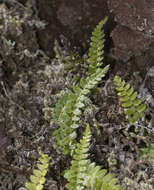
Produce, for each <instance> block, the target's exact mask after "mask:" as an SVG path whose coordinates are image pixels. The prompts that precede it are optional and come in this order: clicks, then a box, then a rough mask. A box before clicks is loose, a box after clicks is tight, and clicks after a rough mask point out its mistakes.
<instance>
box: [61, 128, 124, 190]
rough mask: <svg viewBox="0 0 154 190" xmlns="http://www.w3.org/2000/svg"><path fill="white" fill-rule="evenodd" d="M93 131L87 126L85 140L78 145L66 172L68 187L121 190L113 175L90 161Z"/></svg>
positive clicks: (73, 189) (70, 189) (80, 189)
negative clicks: (89, 150) (89, 153)
mask: <svg viewBox="0 0 154 190" xmlns="http://www.w3.org/2000/svg"><path fill="white" fill-rule="evenodd" d="M90 140H91V131H90V127H89V125H87V127H86V130H85V132H84V135H83V138H82V139H81V140H80V143H78V144H77V148H76V150H75V154H74V155H73V161H72V162H71V168H70V169H69V170H66V171H65V174H64V177H65V178H66V179H67V180H68V184H67V185H66V187H67V188H68V189H69V190H82V189H84V190H91V189H92V190H120V189H121V187H120V185H117V182H118V180H117V179H116V178H114V175H113V174H107V171H106V170H105V169H104V170H103V169H101V167H100V166H96V165H95V163H91V162H90V160H89V159H88V149H89V146H90Z"/></svg>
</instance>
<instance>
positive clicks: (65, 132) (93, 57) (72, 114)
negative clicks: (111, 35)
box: [53, 17, 109, 154]
mask: <svg viewBox="0 0 154 190" xmlns="http://www.w3.org/2000/svg"><path fill="white" fill-rule="evenodd" d="M106 21H107V17H106V18H105V19H104V20H103V21H101V22H100V23H99V24H98V26H97V27H96V29H95V30H94V32H93V33H92V38H91V40H92V42H91V47H90V50H89V62H90V63H91V64H90V65H89V72H88V73H89V76H88V77H87V78H86V79H84V78H81V80H80V82H79V85H78V86H74V87H73V91H72V92H69V93H67V94H66V95H64V96H63V97H62V98H61V99H60V100H59V102H58V103H57V104H56V107H55V109H54V113H53V120H54V122H55V123H57V124H59V126H60V127H59V129H57V130H55V131H54V133H53V136H54V138H55V142H56V144H57V145H58V147H59V148H60V149H61V150H62V151H63V153H64V154H68V153H70V152H72V154H73V150H74V149H75V146H76V137H77V134H76V129H77V128H78V127H79V125H80V120H81V114H82V108H83V107H84V104H85V100H86V99H87V97H88V95H89V93H90V91H91V90H92V89H93V88H95V87H96V86H97V84H98V83H99V82H100V81H101V79H102V77H104V76H105V74H106V73H107V71H108V70H109V65H107V66H106V67H104V68H103V69H101V68H100V66H101V65H102V63H103V62H102V60H103V54H104V51H103V48H104V32H103V31H102V27H103V25H104V24H105V23H106Z"/></svg>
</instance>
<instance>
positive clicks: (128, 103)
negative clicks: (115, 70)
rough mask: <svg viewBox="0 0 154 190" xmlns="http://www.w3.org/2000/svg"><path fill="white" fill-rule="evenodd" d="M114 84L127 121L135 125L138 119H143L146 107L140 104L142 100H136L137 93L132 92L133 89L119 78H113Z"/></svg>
mask: <svg viewBox="0 0 154 190" xmlns="http://www.w3.org/2000/svg"><path fill="white" fill-rule="evenodd" d="M114 82H115V85H116V86H117V87H116V90H117V92H118V96H120V101H121V102H122V107H123V108H124V109H125V114H126V115H127V117H128V120H129V121H130V122H131V123H135V122H136V121H137V120H138V119H141V118H144V117H145V114H144V111H145V110H146V105H145V104H143V103H142V99H140V98H137V92H135V91H134V88H133V87H131V86H130V84H126V82H125V81H124V80H122V79H121V78H120V77H119V76H115V77H114Z"/></svg>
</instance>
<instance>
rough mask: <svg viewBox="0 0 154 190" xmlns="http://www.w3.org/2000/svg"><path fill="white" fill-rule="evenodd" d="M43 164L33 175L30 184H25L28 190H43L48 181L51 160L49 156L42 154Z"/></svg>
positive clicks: (40, 164)
mask: <svg viewBox="0 0 154 190" xmlns="http://www.w3.org/2000/svg"><path fill="white" fill-rule="evenodd" d="M40 155H41V158H40V159H39V161H40V162H41V163H39V164H37V167H38V169H34V170H33V175H31V176H30V182H26V183H25V187H26V188H27V189H28V190H42V189H43V185H44V183H45V181H46V179H45V176H46V174H47V170H48V167H49V161H50V158H49V157H48V155H47V154H43V153H40Z"/></svg>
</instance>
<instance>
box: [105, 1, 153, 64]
mask: <svg viewBox="0 0 154 190" xmlns="http://www.w3.org/2000/svg"><path fill="white" fill-rule="evenodd" d="M108 8H109V9H110V12H112V13H113V14H114V15H115V21H116V22H117V26H116V28H115V29H114V30H113V31H112V34H111V36H112V39H113V42H114V46H115V47H114V55H115V57H116V58H117V59H122V60H124V61H126V60H128V59H129V58H130V56H132V55H138V54H140V53H141V52H143V51H145V50H146V49H147V48H148V47H149V46H150V45H151V44H154V1H149V0H145V1H143V0H142V1H140V2H138V1H137V0H131V1H129V0H125V1H123V0H108Z"/></svg>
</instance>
